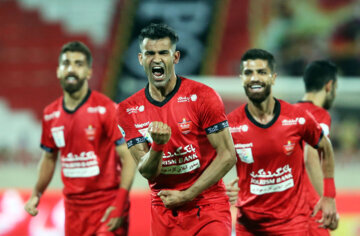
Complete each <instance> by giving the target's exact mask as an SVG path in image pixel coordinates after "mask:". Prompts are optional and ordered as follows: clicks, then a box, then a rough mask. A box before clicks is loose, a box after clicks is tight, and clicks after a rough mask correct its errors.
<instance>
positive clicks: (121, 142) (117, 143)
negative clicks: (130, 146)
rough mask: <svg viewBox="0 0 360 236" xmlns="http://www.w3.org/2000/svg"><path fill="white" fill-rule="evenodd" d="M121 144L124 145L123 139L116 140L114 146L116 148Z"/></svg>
mask: <svg viewBox="0 0 360 236" xmlns="http://www.w3.org/2000/svg"><path fill="white" fill-rule="evenodd" d="M123 143H125V139H124V138H121V139H118V140H116V141H115V145H116V146H119V145H121V144H123Z"/></svg>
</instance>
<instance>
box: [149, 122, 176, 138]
mask: <svg viewBox="0 0 360 236" xmlns="http://www.w3.org/2000/svg"><path fill="white" fill-rule="evenodd" d="M148 132H149V134H150V135H151V138H152V140H153V141H154V142H155V143H156V144H166V143H167V142H168V141H169V139H170V137H171V128H170V126H168V125H167V124H165V123H163V122H161V121H153V122H151V123H150V125H149V128H148Z"/></svg>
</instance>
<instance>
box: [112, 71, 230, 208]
mask: <svg viewBox="0 0 360 236" xmlns="http://www.w3.org/2000/svg"><path fill="white" fill-rule="evenodd" d="M118 109H119V110H118V112H119V114H120V115H118V117H119V124H120V126H121V127H122V128H123V129H124V131H125V134H126V135H125V139H126V141H127V144H128V147H129V148H130V147H132V146H133V145H136V144H139V143H145V142H147V143H148V144H149V145H150V144H151V143H152V140H151V137H150V135H149V134H148V132H147V129H148V126H149V124H150V123H151V122H152V121H161V122H164V123H166V124H167V125H169V126H170V127H171V138H170V140H169V141H168V143H167V144H166V145H165V147H164V154H163V160H162V168H161V173H160V175H159V176H158V177H156V178H155V179H154V180H153V181H149V185H150V188H151V190H152V204H154V205H157V204H160V205H163V203H162V201H161V199H160V198H159V197H158V196H157V193H158V192H159V191H160V190H163V189H171V190H184V189H187V188H189V187H190V186H191V185H192V184H193V183H194V182H195V181H196V180H197V179H198V178H199V176H200V175H201V174H202V173H203V172H204V170H205V169H206V168H207V167H208V166H209V165H210V163H211V162H212V161H213V159H214V158H215V157H216V150H215V149H214V148H213V147H212V145H211V144H210V142H209V141H208V139H207V134H211V133H214V132H217V131H219V130H222V129H224V128H226V127H228V122H227V119H226V115H225V112H224V105H223V103H222V101H221V98H220V96H219V95H218V94H217V93H216V92H215V91H214V90H213V89H211V88H210V87H208V86H206V85H204V84H201V83H198V82H195V81H192V80H189V79H186V78H180V77H178V78H177V81H176V85H175V88H174V90H173V91H172V92H171V93H170V94H169V95H168V96H167V97H166V99H165V100H164V101H163V102H158V101H155V100H154V99H152V98H151V96H150V94H149V85H147V87H146V88H145V89H142V90H140V91H139V92H137V93H135V94H134V95H133V96H131V97H129V98H128V99H126V100H124V101H123V102H121V103H120V104H119V106H118ZM224 201H228V198H227V196H226V194H225V186H224V184H223V182H222V180H220V181H218V182H217V183H216V184H214V185H213V186H211V187H210V188H209V189H207V190H205V191H203V192H202V193H201V194H200V195H199V196H198V197H197V198H195V199H194V202H196V204H197V205H204V204H209V203H212V202H224Z"/></svg>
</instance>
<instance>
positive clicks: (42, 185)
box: [33, 153, 56, 196]
mask: <svg viewBox="0 0 360 236" xmlns="http://www.w3.org/2000/svg"><path fill="white" fill-rule="evenodd" d="M55 166H56V157H55V155H52V154H49V153H44V154H43V156H42V158H41V161H40V163H39V167H38V168H39V169H38V179H37V182H36V185H35V188H34V191H33V195H36V196H41V194H42V193H43V192H44V191H45V189H46V188H47V186H48V185H49V183H50V181H51V179H52V177H53V175H54V171H55Z"/></svg>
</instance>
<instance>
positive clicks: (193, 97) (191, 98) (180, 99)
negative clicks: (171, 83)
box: [177, 94, 197, 102]
mask: <svg viewBox="0 0 360 236" xmlns="http://www.w3.org/2000/svg"><path fill="white" fill-rule="evenodd" d="M196 100H197V95H196V94H192V95H190V96H189V97H187V96H180V97H178V100H177V101H178V102H190V101H192V102H195V101H196Z"/></svg>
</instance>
